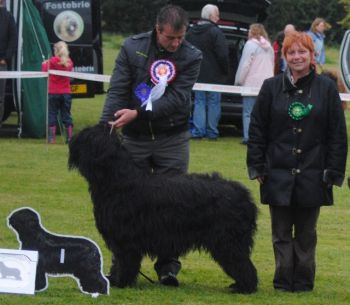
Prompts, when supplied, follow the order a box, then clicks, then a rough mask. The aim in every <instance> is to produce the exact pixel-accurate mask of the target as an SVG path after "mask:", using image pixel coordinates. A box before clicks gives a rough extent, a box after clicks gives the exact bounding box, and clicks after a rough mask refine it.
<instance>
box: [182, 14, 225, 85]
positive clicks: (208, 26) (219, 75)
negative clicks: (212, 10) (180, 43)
mask: <svg viewBox="0 0 350 305" xmlns="http://www.w3.org/2000/svg"><path fill="white" fill-rule="evenodd" d="M186 40H188V41H189V42H190V43H192V44H193V45H194V46H195V47H196V48H198V49H199V50H201V51H202V53H203V60H202V63H201V69H200V73H199V77H198V82H199V83H211V84H212V83H214V84H222V83H225V79H226V77H227V73H228V66H229V58H228V46H227V41H226V38H225V36H224V34H223V32H222V31H221V29H220V28H219V27H218V26H217V25H216V24H215V23H213V22H211V21H210V20H200V21H199V23H198V24H195V25H193V26H192V27H191V28H190V29H189V30H188V32H187V34H186Z"/></svg>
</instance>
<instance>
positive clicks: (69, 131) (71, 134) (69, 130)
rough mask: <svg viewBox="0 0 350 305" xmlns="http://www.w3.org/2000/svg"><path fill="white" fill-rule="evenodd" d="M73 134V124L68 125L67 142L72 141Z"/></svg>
mask: <svg viewBox="0 0 350 305" xmlns="http://www.w3.org/2000/svg"><path fill="white" fill-rule="evenodd" d="M72 136H73V126H68V127H67V128H66V144H68V143H69V142H70V140H71V139H72Z"/></svg>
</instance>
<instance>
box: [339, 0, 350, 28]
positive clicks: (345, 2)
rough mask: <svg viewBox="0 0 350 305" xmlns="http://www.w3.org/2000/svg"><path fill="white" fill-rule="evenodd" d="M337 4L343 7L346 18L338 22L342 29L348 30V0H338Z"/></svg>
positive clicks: (349, 8) (349, 16)
mask: <svg viewBox="0 0 350 305" xmlns="http://www.w3.org/2000/svg"><path fill="white" fill-rule="evenodd" d="M339 3H340V4H341V5H343V6H344V9H345V12H346V16H345V17H344V18H343V19H342V20H341V21H340V24H341V25H342V27H343V28H345V29H349V28H350V2H349V0H339Z"/></svg>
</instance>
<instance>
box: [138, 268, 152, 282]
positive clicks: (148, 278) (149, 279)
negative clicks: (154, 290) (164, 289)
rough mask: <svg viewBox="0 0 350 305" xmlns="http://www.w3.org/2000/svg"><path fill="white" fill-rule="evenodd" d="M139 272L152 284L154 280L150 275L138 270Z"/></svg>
mask: <svg viewBox="0 0 350 305" xmlns="http://www.w3.org/2000/svg"><path fill="white" fill-rule="evenodd" d="M139 273H140V274H141V275H142V276H143V277H144V278H145V279H146V280H148V281H150V282H151V283H152V284H154V281H153V280H152V279H151V278H150V277H148V276H147V275H146V274H144V273H142V272H141V271H139Z"/></svg>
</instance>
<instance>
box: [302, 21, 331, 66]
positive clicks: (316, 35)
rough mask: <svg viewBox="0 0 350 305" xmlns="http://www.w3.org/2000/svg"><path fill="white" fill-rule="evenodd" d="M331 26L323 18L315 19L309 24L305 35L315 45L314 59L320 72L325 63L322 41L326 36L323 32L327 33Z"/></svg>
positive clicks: (324, 50)
mask: <svg viewBox="0 0 350 305" xmlns="http://www.w3.org/2000/svg"><path fill="white" fill-rule="evenodd" d="M330 28H331V25H330V24H329V23H327V22H326V21H325V20H324V19H323V18H319V17H317V18H316V19H315V20H314V21H313V22H312V24H311V27H310V30H309V31H307V34H308V35H309V36H310V37H311V38H312V41H313V42H314V45H315V59H316V64H317V66H318V67H319V69H320V71H321V72H322V70H323V65H324V64H325V63H326V49H325V44H324V40H325V37H326V35H325V34H324V32H325V31H328V30H329V29H330Z"/></svg>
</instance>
